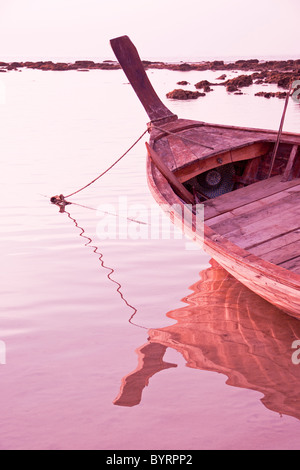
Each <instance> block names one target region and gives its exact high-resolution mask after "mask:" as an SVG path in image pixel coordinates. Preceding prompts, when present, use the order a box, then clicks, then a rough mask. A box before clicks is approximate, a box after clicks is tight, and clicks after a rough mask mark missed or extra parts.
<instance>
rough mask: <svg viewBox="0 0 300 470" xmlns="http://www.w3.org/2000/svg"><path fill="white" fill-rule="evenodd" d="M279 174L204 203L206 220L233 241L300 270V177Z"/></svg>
mask: <svg viewBox="0 0 300 470" xmlns="http://www.w3.org/2000/svg"><path fill="white" fill-rule="evenodd" d="M281 180H282V176H280V175H278V176H275V177H272V178H270V179H268V180H263V181H259V182H257V183H254V184H252V185H250V186H246V187H244V188H241V189H238V190H236V191H233V192H230V193H226V194H224V195H222V196H219V197H217V198H215V199H211V200H209V201H206V202H205V203H204V206H205V210H204V217H205V223H206V224H207V225H208V226H210V227H211V228H212V229H213V230H214V231H215V232H217V233H219V234H221V235H222V236H223V237H226V238H227V239H228V240H230V241H231V242H233V243H235V244H236V245H238V246H240V247H241V248H243V249H245V250H247V251H249V253H251V254H254V255H257V256H259V257H261V258H262V259H264V260H265V261H269V262H271V263H273V264H276V265H278V266H282V267H284V268H286V269H289V270H290V271H293V272H296V273H299V274H300V178H296V179H293V180H292V181H287V182H282V181H281Z"/></svg>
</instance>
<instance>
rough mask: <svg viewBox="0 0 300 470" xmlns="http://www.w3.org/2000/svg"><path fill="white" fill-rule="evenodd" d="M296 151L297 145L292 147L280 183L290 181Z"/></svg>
mask: <svg viewBox="0 0 300 470" xmlns="http://www.w3.org/2000/svg"><path fill="white" fill-rule="evenodd" d="M297 150H298V145H293V147H292V151H291V154H290V157H289V160H288V163H287V166H286V169H285V171H284V174H283V177H282V180H281V181H282V182H285V181H290V180H291V179H292V173H293V166H294V163H295V159H296V155H297Z"/></svg>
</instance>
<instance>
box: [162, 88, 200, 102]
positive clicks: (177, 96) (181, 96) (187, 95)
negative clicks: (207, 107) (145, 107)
mask: <svg viewBox="0 0 300 470" xmlns="http://www.w3.org/2000/svg"><path fill="white" fill-rule="evenodd" d="M199 96H205V93H200V92H199V91H190V90H182V89H181V88H180V89H175V90H173V91H170V92H169V93H167V94H166V97H167V98H170V99H173V100H194V99H197V98H199Z"/></svg>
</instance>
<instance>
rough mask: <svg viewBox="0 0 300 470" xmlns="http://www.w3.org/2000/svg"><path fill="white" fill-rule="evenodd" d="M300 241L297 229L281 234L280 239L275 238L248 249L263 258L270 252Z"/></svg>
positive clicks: (299, 232)
mask: <svg viewBox="0 0 300 470" xmlns="http://www.w3.org/2000/svg"><path fill="white" fill-rule="evenodd" d="M298 240H300V229H299V228H296V229H295V230H292V231H290V232H287V233H284V234H281V235H279V236H278V237H274V238H272V239H271V240H267V241H265V242H263V243H260V244H259V245H256V246H249V247H248V248H247V249H248V250H249V251H250V253H253V254H254V255H256V256H260V257H262V258H263V257H264V255H265V254H267V253H269V252H270V251H273V250H276V249H278V248H281V247H282V246H286V245H289V244H290V243H294V242H296V241H298Z"/></svg>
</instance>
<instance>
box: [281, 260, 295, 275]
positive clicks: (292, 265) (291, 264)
mask: <svg viewBox="0 0 300 470" xmlns="http://www.w3.org/2000/svg"><path fill="white" fill-rule="evenodd" d="M280 266H281V267H282V268H285V269H288V270H289V271H292V272H294V273H297V274H300V256H297V257H296V258H294V259H291V260H289V261H285V262H284V263H281V264H280Z"/></svg>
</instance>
